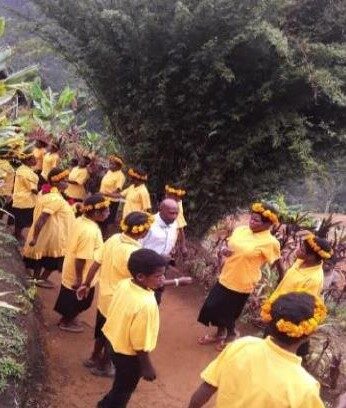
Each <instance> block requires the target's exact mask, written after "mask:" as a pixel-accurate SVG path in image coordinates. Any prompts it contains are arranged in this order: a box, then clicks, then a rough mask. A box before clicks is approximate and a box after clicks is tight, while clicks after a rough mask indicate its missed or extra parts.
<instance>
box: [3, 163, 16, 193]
mask: <svg viewBox="0 0 346 408" xmlns="http://www.w3.org/2000/svg"><path fill="white" fill-rule="evenodd" d="M14 175H15V171H14V168H13V167H12V166H11V164H10V163H9V161H8V160H0V196H12V192H13V185H14Z"/></svg>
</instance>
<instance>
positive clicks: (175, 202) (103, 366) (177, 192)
mask: <svg viewBox="0 0 346 408" xmlns="http://www.w3.org/2000/svg"><path fill="white" fill-rule="evenodd" d="M0 156H1V157H0V158H1V160H0V179H1V187H0V188H1V190H0V195H1V197H2V200H3V203H4V206H3V208H4V211H5V212H7V213H8V214H9V215H10V217H9V219H8V222H9V223H10V224H11V222H12V219H14V235H15V237H16V238H17V240H18V242H19V243H20V245H22V254H23V261H24V264H25V267H26V269H27V272H28V274H30V275H31V276H33V278H34V279H35V282H36V284H37V285H38V286H40V287H42V288H46V289H51V288H53V287H54V283H53V282H52V281H51V279H50V275H51V274H52V273H53V272H54V271H58V272H60V273H61V286H60V290H59V294H58V297H57V299H56V303H55V306H54V310H55V311H56V312H57V313H58V314H59V315H60V320H59V323H58V326H59V328H60V329H61V330H62V331H68V332H73V333H80V332H82V331H83V330H84V328H83V325H82V324H81V323H80V321H79V320H78V316H79V315H80V313H82V312H83V311H85V310H87V309H88V308H89V307H90V306H91V304H92V302H93V299H94V293H95V285H96V284H97V285H98V297H97V300H96V302H97V314H96V322H95V331H94V338H95V342H94V348H93V350H91V354H90V357H89V358H88V359H87V360H85V361H83V364H84V365H85V367H87V368H88V369H89V370H90V371H91V373H92V374H94V375H100V376H111V377H114V383H113V386H112V388H111V390H110V391H109V392H108V394H107V395H105V396H104V397H103V398H102V399H100V401H99V402H98V404H97V406H98V407H100V408H123V407H126V405H127V403H128V401H129V400H130V398H131V395H132V393H133V392H134V390H135V389H136V386H137V384H138V382H139V381H140V379H141V378H143V379H144V380H147V381H153V380H155V378H156V372H155V368H154V366H153V363H152V361H151V359H150V353H151V352H152V351H153V350H154V349H155V347H156V344H157V338H158V332H159V326H160V323H159V322H160V318H159V305H160V303H161V301H162V297H163V294H164V288H165V287H166V286H173V287H179V286H181V285H188V284H191V283H192V279H191V278H190V277H186V276H183V277H182V276H180V274H179V271H178V269H177V267H176V264H175V260H174V251H176V250H177V248H179V250H180V251H181V253H182V255H183V256H187V255H188V253H187V248H186V240H185V233H184V229H185V227H186V226H187V223H186V220H185V218H184V212H183V204H182V199H183V198H184V196H185V194H186V192H185V191H184V189H183V188H182V187H181V186H177V185H166V187H165V191H164V192H162V197H163V199H162V201H161V202H160V204H159V206H158V211H157V212H156V213H153V206H152V202H151V197H150V194H149V191H148V188H147V185H146V182H147V179H148V175H147V174H146V172H145V171H143V170H142V169H140V168H134V167H132V168H129V169H128V171H127V172H126V175H125V172H124V168H125V165H124V162H123V160H122V159H121V158H120V157H119V156H117V155H111V156H110V157H109V158H108V160H107V162H108V169H106V171H105V172H103V173H102V172H100V171H95V168H94V167H93V166H94V165H95V164H94V161H93V159H92V158H91V157H90V156H88V155H82V156H80V157H78V158H75V159H73V160H72V161H71V162H70V163H68V164H67V165H66V166H63V163H64V160H63V159H62V157H60V152H59V144H58V143H56V142H51V143H50V144H49V145H48V144H47V142H45V141H43V140H38V141H37V142H36V146H35V148H34V149H29V148H27V149H25V148H23V147H20V148H19V147H15V146H13V145H9V146H7V147H5V148H4V147H3V148H2V150H1V152H0ZM95 173H97V176H98V181H97V182H95V177H94V176H95ZM91 181H93V182H91ZM88 182H89V184H88ZM126 183H127V187H126V188H124V186H125V184H126ZM12 216H13V218H12ZM278 223H279V214H278V211H277V209H276V208H275V207H274V206H272V205H270V204H268V203H265V202H256V203H253V204H252V205H251V208H250V221H249V224H248V225H247V226H240V227H237V228H235V229H234V231H233V233H232V234H231V236H230V237H229V238H228V240H227V245H226V246H225V247H224V248H223V249H222V257H223V264H222V267H221V271H220V275H219V277H218V280H217V282H216V284H215V285H214V286H213V287H212V289H211V290H210V292H209V294H208V296H207V298H206V300H205V302H204V304H203V305H202V306H201V310H200V312H199V314H198V321H199V322H200V323H202V324H203V325H205V326H206V327H209V326H214V327H215V328H216V331H215V333H207V334H206V335H204V336H202V337H201V338H199V339H197V341H198V343H199V344H200V345H201V346H206V345H210V344H215V345H216V348H217V350H218V351H220V352H221V353H220V354H219V356H218V357H217V358H216V359H215V360H214V361H213V362H211V363H210V365H209V366H208V367H207V368H206V369H205V370H204V371H203V372H202V374H201V378H202V381H203V382H202V384H201V386H200V387H199V388H198V389H197V390H196V392H195V393H194V394H193V396H192V397H191V400H190V402H189V403H188V402H187V405H188V406H189V408H198V407H202V406H203V405H204V404H206V403H207V401H208V400H209V399H210V398H211V397H212V395H213V394H216V402H215V406H216V407H217V408H230V407H232V408H236V407H239V408H245V407H246V408H251V407H253V408H268V407H273V408H275V407H277V408H283V407H291V408H303V407H304V408H309V407H311V408H318V407H323V406H324V404H323V402H322V400H321V397H320V395H319V384H318V382H317V381H316V380H315V379H314V378H313V377H312V376H311V375H310V374H309V373H308V372H307V371H306V370H305V369H304V368H303V366H302V360H303V359H304V358H305V356H306V355H307V353H308V352H309V336H310V335H311V334H312V333H313V332H315V330H316V329H317V328H318V326H319V325H320V324H321V323H322V322H323V321H324V319H325V317H326V313H327V311H326V307H325V305H324V303H323V300H322V297H321V295H322V289H323V281H324V274H323V262H324V261H325V260H327V259H329V258H331V257H332V256H333V251H332V248H331V245H330V243H329V242H328V241H327V240H326V239H322V238H320V237H318V236H317V235H314V234H312V233H309V234H307V235H305V236H303V237H302V239H301V241H300V244H299V248H297V251H296V260H295V262H294V263H293V265H292V266H291V267H289V268H288V270H286V271H285V270H284V262H283V260H282V256H281V253H280V243H279V241H278V239H277V238H276V237H275V236H274V235H273V234H272V233H271V230H272V227H273V225H276V224H278ZM265 264H270V265H276V267H277V269H278V270H279V271H280V276H283V279H282V280H281V281H280V282H279V284H278V286H277V288H276V289H275V291H274V292H273V293H272V294H271V295H270V297H269V298H268V300H267V301H266V302H265V303H264V304H263V305H262V309H261V317H262V319H263V321H264V322H266V329H265V331H264V333H263V338H258V337H253V336H244V337H241V336H240V333H239V332H238V331H237V329H236V321H237V319H238V318H239V317H240V315H241V314H242V311H243V308H244V306H245V304H246V302H247V300H248V298H249V296H250V295H251V293H252V292H253V291H254V288H255V287H256V285H257V283H258V282H259V281H260V279H261V269H262V267H263V266H264V265H265ZM240 337H241V338H240ZM341 407H346V402H345V397H341V399H340V403H339V405H338V408H341Z"/></svg>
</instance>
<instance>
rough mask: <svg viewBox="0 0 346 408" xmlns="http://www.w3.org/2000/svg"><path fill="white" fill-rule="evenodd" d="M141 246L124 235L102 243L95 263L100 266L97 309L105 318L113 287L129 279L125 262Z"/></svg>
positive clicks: (129, 275) (118, 235) (115, 236)
mask: <svg viewBox="0 0 346 408" xmlns="http://www.w3.org/2000/svg"><path fill="white" fill-rule="evenodd" d="M141 247H142V245H141V244H140V243H139V242H138V241H136V240H135V239H132V238H130V237H129V236H128V235H125V234H115V235H113V236H112V237H110V238H109V239H107V241H106V242H105V243H104V245H103V247H102V251H100V252H99V253H98V256H97V259H96V261H97V262H98V263H100V264H101V267H100V270H99V298H98V309H99V310H100V312H101V313H102V314H103V316H107V312H108V308H109V305H110V303H111V301H112V295H113V292H114V290H115V287H116V286H117V284H118V283H119V281H120V280H122V279H128V278H131V273H130V271H129V270H128V269H127V262H128V260H129V258H130V255H131V254H132V252H134V251H137V249H140V248H141Z"/></svg>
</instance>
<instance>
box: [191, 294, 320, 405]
mask: <svg viewBox="0 0 346 408" xmlns="http://www.w3.org/2000/svg"><path fill="white" fill-rule="evenodd" d="M325 316H326V308H325V306H324V304H323V302H322V300H321V299H319V298H317V297H315V296H313V295H311V294H309V293H307V292H290V293H287V294H284V295H281V296H279V297H278V298H276V299H275V300H273V301H271V300H269V301H267V302H266V303H265V304H264V306H263V308H262V318H263V319H264V320H265V321H266V322H268V329H269V334H270V337H267V338H266V339H259V338H256V337H250V336H248V337H244V338H242V339H239V340H236V341H234V342H233V343H231V344H229V345H228V346H227V347H226V348H225V350H224V351H223V352H222V353H221V354H220V355H219V356H218V357H217V358H216V360H214V361H213V362H212V363H211V364H210V365H209V366H208V367H207V368H206V369H205V370H204V371H203V372H202V374H201V377H202V380H203V383H202V385H201V386H200V387H199V388H198V390H197V391H196V392H195V393H194V395H193V396H192V398H191V401H190V404H189V408H200V407H202V406H203V405H204V404H206V403H207V401H208V400H209V399H210V398H211V396H212V395H213V394H215V393H216V404H215V408H230V407H232V408H269V407H270V408H282V407H290V408H303V407H304V408H323V407H324V404H323V402H322V400H321V398H320V396H319V383H318V382H317V381H316V380H315V379H314V378H313V377H312V376H311V375H310V374H309V373H308V372H307V371H306V370H305V369H304V368H303V367H302V365H301V362H302V361H301V358H300V357H298V356H297V355H296V351H297V349H298V348H299V346H300V344H302V342H305V341H306V339H307V338H308V336H309V335H310V334H312V333H313V332H314V331H315V330H316V328H317V327H318V325H319V324H320V323H322V321H323V320H324V318H325Z"/></svg>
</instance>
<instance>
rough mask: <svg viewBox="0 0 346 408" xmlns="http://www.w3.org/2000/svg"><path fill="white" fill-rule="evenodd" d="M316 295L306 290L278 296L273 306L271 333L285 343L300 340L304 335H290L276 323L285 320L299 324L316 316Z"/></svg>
mask: <svg viewBox="0 0 346 408" xmlns="http://www.w3.org/2000/svg"><path fill="white" fill-rule="evenodd" d="M314 309H315V297H314V296H313V295H310V294H308V293H306V292H290V293H287V294H284V295H281V296H279V297H278V299H277V300H275V301H274V302H273V304H272V306H271V313H270V314H271V317H272V320H271V322H270V323H269V325H268V329H269V334H270V335H271V336H273V337H274V338H275V339H277V340H279V341H281V342H282V343H284V344H287V345H291V344H294V343H297V342H299V341H300V340H301V339H302V337H290V336H288V335H287V334H285V333H282V332H280V331H279V330H278V328H277V327H276V323H277V322H278V321H279V320H281V319H283V320H285V321H288V322H291V323H294V324H297V325H298V324H299V323H301V322H303V321H304V320H309V319H310V318H312V317H313V316H314Z"/></svg>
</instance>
